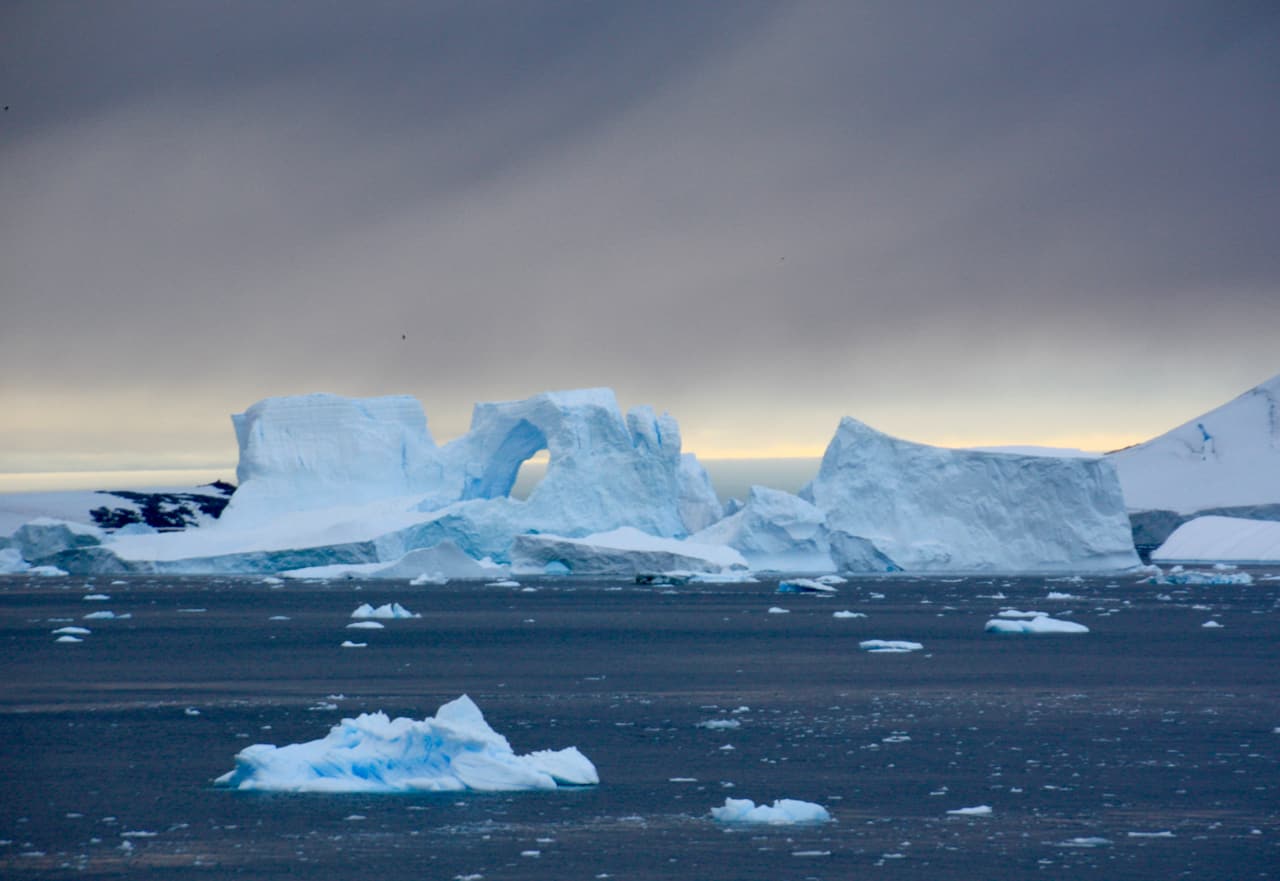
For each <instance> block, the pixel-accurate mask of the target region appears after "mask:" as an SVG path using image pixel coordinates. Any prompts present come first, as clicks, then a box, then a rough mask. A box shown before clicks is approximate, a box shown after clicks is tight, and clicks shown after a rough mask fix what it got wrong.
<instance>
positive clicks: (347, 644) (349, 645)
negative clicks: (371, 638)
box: [339, 639, 369, 649]
mask: <svg viewBox="0 0 1280 881" xmlns="http://www.w3.org/2000/svg"><path fill="white" fill-rule="evenodd" d="M368 647H369V643H367V642H352V641H351V640H349V639H344V640H343V641H342V642H341V644H340V645H339V648H344V649H367V648H368Z"/></svg>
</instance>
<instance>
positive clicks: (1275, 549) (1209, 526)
mask: <svg viewBox="0 0 1280 881" xmlns="http://www.w3.org/2000/svg"><path fill="white" fill-rule="evenodd" d="M1277 467H1280V465H1278V466H1277ZM1151 559H1152V560H1153V561H1156V562H1160V563H1169V562H1183V563H1208V562H1232V563H1264V564H1265V563H1280V522H1276V521H1272V520H1245V519H1242V518H1240V517H1197V518H1195V519H1194V520H1189V521H1187V522H1186V523H1183V524H1182V525H1181V526H1179V527H1178V528H1177V529H1175V530H1174V531H1173V534H1172V535H1170V536H1169V538H1168V539H1167V540H1166V541H1165V543H1164V544H1162V545H1161V546H1160V547H1159V548H1157V549H1156V550H1155V551H1153V552H1152V554H1151ZM1245 583H1247V582H1245Z"/></svg>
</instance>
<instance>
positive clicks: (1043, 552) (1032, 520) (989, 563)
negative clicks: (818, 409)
mask: <svg viewBox="0 0 1280 881" xmlns="http://www.w3.org/2000/svg"><path fill="white" fill-rule="evenodd" d="M800 495H801V496H802V497H803V498H805V499H806V500H808V501H810V502H812V503H813V504H814V505H816V506H817V507H818V508H819V509H821V510H822V511H823V513H824V514H825V515H826V522H827V528H828V530H830V531H832V532H839V533H843V534H845V535H847V536H849V537H851V538H860V539H863V540H865V541H866V542H869V543H870V545H871V546H873V548H874V550H875V551H877V552H878V553H879V554H881V555H883V557H884V558H886V559H887V560H889V561H891V562H892V563H893V564H894V565H895V566H897V567H900V568H901V569H903V570H906V571H908V572H910V571H928V570H934V571H992V570H995V571H1006V572H1018V571H1025V572H1056V571H1089V570H1119V569H1125V568H1130V567H1133V566H1137V565H1138V557H1137V555H1136V554H1135V552H1134V549H1133V542H1132V537H1131V534H1130V530H1129V519H1128V516H1127V515H1126V513H1125V508H1124V499H1123V496H1122V495H1121V492H1120V484H1119V482H1118V481H1117V479H1116V474H1115V469H1114V468H1113V467H1112V466H1111V464H1110V463H1109V462H1107V461H1106V460H1104V459H1100V458H1062V457H1049V456H1028V455H1020V454H1014V453H991V452H983V451H977V450H952V449H944V448H940V447H931V446H926V445H924V444H917V443H912V442H910V441H904V440H900V439H898V438H895V437H890V436H889V435H887V434H883V433H882V432H879V431H876V430H875V429H873V428H871V427H870V426H867V425H864V424H863V423H861V422H858V421H857V420H856V419H849V418H846V419H844V420H842V421H841V423H840V427H839V428H838V429H837V431H836V434H835V437H834V438H833V439H832V440H831V444H830V445H829V446H828V447H827V451H826V454H825V455H824V456H823V458H822V465H821V467H820V468H819V470H818V476H817V477H816V478H814V480H813V481H812V482H811V483H810V484H809V485H808V486H806V487H805V488H804V489H803V490H801V493H800Z"/></svg>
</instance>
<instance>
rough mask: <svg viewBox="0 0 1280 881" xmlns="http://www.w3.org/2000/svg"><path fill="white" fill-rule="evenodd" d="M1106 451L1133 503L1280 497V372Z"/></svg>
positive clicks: (1165, 505) (1151, 505)
mask: <svg viewBox="0 0 1280 881" xmlns="http://www.w3.org/2000/svg"><path fill="white" fill-rule="evenodd" d="M1107 459H1109V460H1110V461H1111V462H1112V463H1114V464H1115V467H1116V471H1117V472H1118V473H1119V476H1120V485H1121V486H1122V487H1123V488H1124V499H1125V504H1126V505H1128V507H1129V509H1130V510H1134V511H1156V510H1160V511H1168V512H1174V513H1176V514H1192V513H1195V512H1197V511H1204V510H1206V509H1211V508H1230V507H1244V506H1251V505H1276V504H1280V375H1277V376H1273V377H1272V378H1271V379H1269V380H1267V381H1266V382H1264V383H1262V384H1260V385H1258V386H1255V387H1254V388H1251V389H1249V390H1248V391H1247V392H1245V393H1244V394H1242V395H1240V396H1239V397H1237V398H1235V399H1234V400H1231V401H1229V402H1227V403H1226V404H1223V405H1222V406H1220V407H1217V408H1215V409H1213V410H1210V411H1209V412H1208V413H1204V414H1203V415H1201V416H1197V417H1196V418H1195V419H1192V420H1190V421H1188V422H1186V423H1184V424H1182V425H1180V426H1178V427H1177V428H1174V429H1172V430H1170V431H1168V432H1166V433H1164V434H1162V435H1160V436H1158V437H1155V438H1152V439H1151V440H1149V441H1146V442H1145V443H1141V444H1138V445H1136V446H1132V447H1127V448H1125V449H1123V450H1117V451H1116V452H1114V453H1109V454H1108V455H1107Z"/></svg>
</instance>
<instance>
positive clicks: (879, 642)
mask: <svg viewBox="0 0 1280 881" xmlns="http://www.w3.org/2000/svg"><path fill="white" fill-rule="evenodd" d="M858 648H860V649H862V650H863V651H864V652H878V653H902V652H918V651H920V650H921V649H922V648H924V644H923V643H919V642H908V641H906V640H904V639H864V640H863V641H862V642H860V643H858Z"/></svg>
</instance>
